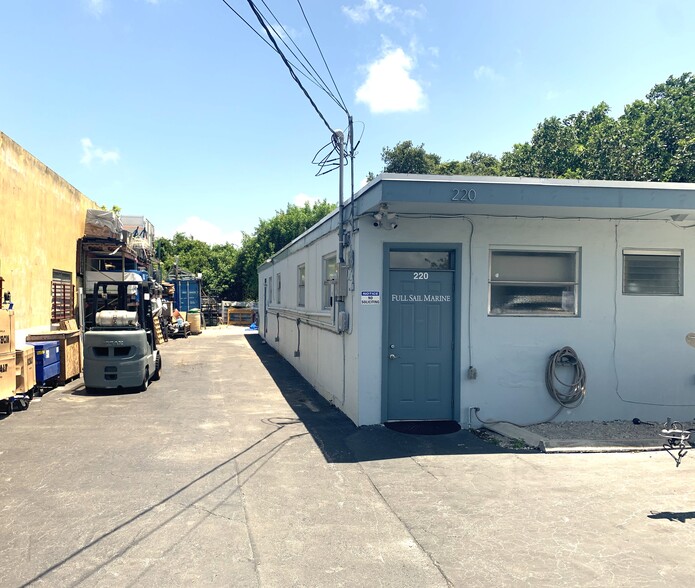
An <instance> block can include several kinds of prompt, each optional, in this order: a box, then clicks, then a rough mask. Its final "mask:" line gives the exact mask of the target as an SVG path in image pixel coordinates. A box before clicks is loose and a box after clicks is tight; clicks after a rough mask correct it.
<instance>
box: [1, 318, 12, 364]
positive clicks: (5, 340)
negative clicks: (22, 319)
mask: <svg viewBox="0 0 695 588" xmlns="http://www.w3.org/2000/svg"><path fill="white" fill-rule="evenodd" d="M0 353H14V310H6V309H4V308H0Z"/></svg>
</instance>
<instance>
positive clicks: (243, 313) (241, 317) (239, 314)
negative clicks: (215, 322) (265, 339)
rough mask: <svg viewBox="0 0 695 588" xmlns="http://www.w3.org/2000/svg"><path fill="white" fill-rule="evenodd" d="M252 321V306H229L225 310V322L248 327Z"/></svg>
mask: <svg viewBox="0 0 695 588" xmlns="http://www.w3.org/2000/svg"><path fill="white" fill-rule="evenodd" d="M252 322H253V309H252V308H230V309H228V310H227V324H228V325H238V326H246V327H248V326H249V325H250V324H251V323H252Z"/></svg>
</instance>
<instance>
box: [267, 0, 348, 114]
mask: <svg viewBox="0 0 695 588" xmlns="http://www.w3.org/2000/svg"><path fill="white" fill-rule="evenodd" d="M263 3H264V4H265V2H263ZM297 4H299V9H300V10H301V11H302V16H303V17H304V22H306V25H307V26H308V27H309V31H311V36H312V37H313V39H314V43H316V48H317V49H318V50H319V54H320V55H321V59H322V60H323V65H325V66H326V71H328V75H329V76H330V77H331V81H332V82H333V87H334V88H335V91H336V92H337V93H338V96H340V104H341V105H342V107H343V111H344V112H345V114H348V115H349V114H350V113H349V112H348V109H347V106H346V105H345V100H343V96H342V95H341V94H340V90H339V89H338V84H336V83H335V79H334V78H333V74H332V73H331V68H330V67H328V63H327V62H326V58H325V57H324V55H323V51H321V46H320V45H319V42H318V40H317V39H316V35H315V34H314V29H313V28H311V23H310V22H309V19H308V18H307V16H306V12H304V7H303V6H302V3H301V1H300V0H297Z"/></svg>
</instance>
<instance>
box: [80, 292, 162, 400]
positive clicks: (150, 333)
mask: <svg viewBox="0 0 695 588" xmlns="http://www.w3.org/2000/svg"><path fill="white" fill-rule="evenodd" d="M150 286H151V285H150V282H148V281H145V282H111V281H108V282H97V283H96V284H95V285H94V291H93V294H92V297H91V299H88V300H87V301H86V308H85V311H86V312H85V326H86V331H85V334H84V384H85V388H86V389H87V390H88V391H92V390H94V391H96V390H133V389H134V390H137V391H145V390H147V387H148V386H149V383H150V381H151V380H154V381H156V380H159V378H160V375H161V370H162V357H161V354H160V352H159V350H158V349H157V341H156V338H155V332H154V320H155V319H153V316H152V297H151V293H150Z"/></svg>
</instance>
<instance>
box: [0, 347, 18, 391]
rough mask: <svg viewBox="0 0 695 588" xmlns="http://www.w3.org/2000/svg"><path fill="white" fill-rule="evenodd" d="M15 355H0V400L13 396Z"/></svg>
mask: <svg viewBox="0 0 695 588" xmlns="http://www.w3.org/2000/svg"><path fill="white" fill-rule="evenodd" d="M15 371H16V370H15V354H14V351H13V352H12V353H0V400H5V399H6V398H11V397H12V396H14V390H15V383H16V381H15V378H16V375H15Z"/></svg>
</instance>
